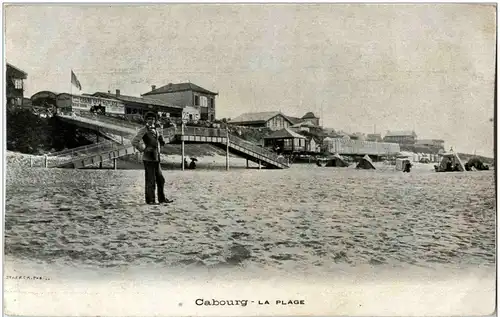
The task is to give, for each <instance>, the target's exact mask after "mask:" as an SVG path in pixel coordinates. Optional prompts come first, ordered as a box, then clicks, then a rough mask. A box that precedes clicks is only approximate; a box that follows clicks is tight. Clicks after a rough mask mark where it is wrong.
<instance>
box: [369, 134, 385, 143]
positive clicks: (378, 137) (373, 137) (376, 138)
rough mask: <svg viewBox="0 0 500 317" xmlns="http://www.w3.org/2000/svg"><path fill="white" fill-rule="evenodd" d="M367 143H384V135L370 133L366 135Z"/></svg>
mask: <svg viewBox="0 0 500 317" xmlns="http://www.w3.org/2000/svg"><path fill="white" fill-rule="evenodd" d="M366 141H370V142H382V135H381V134H380V133H369V134H367V135H366Z"/></svg>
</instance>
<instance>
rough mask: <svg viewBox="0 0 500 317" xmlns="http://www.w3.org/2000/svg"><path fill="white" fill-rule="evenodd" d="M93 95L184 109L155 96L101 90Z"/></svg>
mask: <svg viewBox="0 0 500 317" xmlns="http://www.w3.org/2000/svg"><path fill="white" fill-rule="evenodd" d="M92 96H95V97H104V98H112V99H116V100H120V101H124V102H135V103H141V104H145V105H154V106H162V107H169V108H178V109H182V107H181V106H176V105H173V104H171V103H168V102H165V101H162V100H157V99H153V98H145V97H135V96H127V95H122V94H120V95H118V96H117V95H116V94H113V93H107V92H100V91H98V92H96V93H94V94H92Z"/></svg>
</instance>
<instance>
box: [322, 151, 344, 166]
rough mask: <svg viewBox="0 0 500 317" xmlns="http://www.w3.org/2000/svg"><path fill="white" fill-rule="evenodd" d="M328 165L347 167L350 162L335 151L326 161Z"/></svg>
mask: <svg viewBox="0 0 500 317" xmlns="http://www.w3.org/2000/svg"><path fill="white" fill-rule="evenodd" d="M326 166H333V167H347V166H349V163H347V162H346V161H345V160H344V159H343V158H342V157H341V156H340V155H339V154H338V153H335V155H333V157H332V158H331V159H330V160H329V161H328V163H326Z"/></svg>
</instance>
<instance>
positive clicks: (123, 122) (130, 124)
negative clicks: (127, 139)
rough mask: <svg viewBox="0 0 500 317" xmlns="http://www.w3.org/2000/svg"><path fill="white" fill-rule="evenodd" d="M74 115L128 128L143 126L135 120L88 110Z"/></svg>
mask: <svg viewBox="0 0 500 317" xmlns="http://www.w3.org/2000/svg"><path fill="white" fill-rule="evenodd" d="M74 115H75V116H78V117H83V118H88V119H92V120H95V121H100V122H105V123H112V124H116V125H119V126H122V127H127V128H129V127H130V128H137V127H141V126H142V124H139V123H134V122H131V121H128V120H122V119H118V118H113V117H109V116H106V115H102V114H94V113H90V112H89V113H86V112H80V113H74Z"/></svg>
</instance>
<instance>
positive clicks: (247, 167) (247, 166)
mask: <svg viewBox="0 0 500 317" xmlns="http://www.w3.org/2000/svg"><path fill="white" fill-rule="evenodd" d="M247 168H248V159H247Z"/></svg>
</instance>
